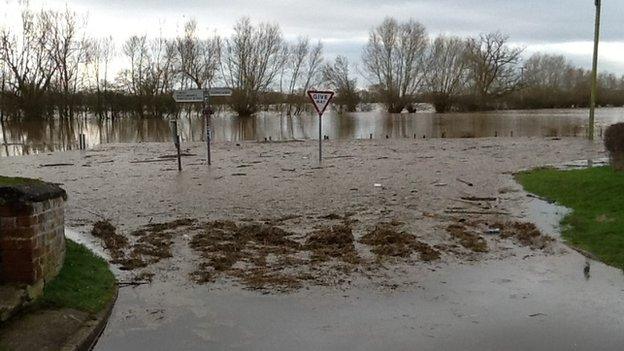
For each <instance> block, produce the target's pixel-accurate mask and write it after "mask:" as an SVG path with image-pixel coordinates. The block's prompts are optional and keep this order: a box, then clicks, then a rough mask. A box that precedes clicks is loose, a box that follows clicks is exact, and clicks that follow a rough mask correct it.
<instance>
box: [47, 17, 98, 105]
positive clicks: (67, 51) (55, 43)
mask: <svg viewBox="0 0 624 351" xmlns="http://www.w3.org/2000/svg"><path fill="white" fill-rule="evenodd" d="M43 16H44V17H45V20H46V21H48V22H49V23H50V29H51V33H50V37H49V38H48V42H49V43H50V45H51V55H52V57H53V59H54V61H55V63H56V67H57V74H56V75H55V79H54V82H55V83H56V88H57V89H58V91H59V92H60V95H61V97H60V100H61V103H60V106H59V112H60V113H61V115H62V116H73V111H74V106H73V102H72V99H71V97H72V96H73V95H74V94H75V93H76V91H77V90H78V84H79V81H80V76H79V75H80V73H81V72H80V69H81V67H82V66H83V65H84V64H85V63H86V58H87V57H86V54H87V51H86V46H87V44H86V40H85V37H84V33H83V28H84V25H85V22H84V19H82V18H79V17H78V16H77V15H76V13H75V12H71V11H69V9H65V11H63V12H54V11H46V12H43Z"/></svg>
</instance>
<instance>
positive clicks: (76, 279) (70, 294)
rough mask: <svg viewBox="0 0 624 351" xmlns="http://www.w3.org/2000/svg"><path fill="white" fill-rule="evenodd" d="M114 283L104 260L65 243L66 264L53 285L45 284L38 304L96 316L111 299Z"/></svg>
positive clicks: (77, 246) (80, 246) (69, 241)
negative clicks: (75, 310) (70, 309)
mask: <svg viewBox="0 0 624 351" xmlns="http://www.w3.org/2000/svg"><path fill="white" fill-rule="evenodd" d="M115 284H116V281H115V276H114V275H113V273H112V272H111V271H110V269H109V268H108V264H107V263H106V261H105V260H104V259H102V258H100V257H98V256H96V255H95V254H93V253H92V252H91V251H89V249H87V248H86V247H84V246H82V245H80V244H77V243H75V242H73V241H71V240H67V254H66V257H65V264H64V265H63V268H62V269H61V272H60V273H59V275H58V276H57V277H56V278H55V279H54V280H53V281H52V283H50V284H48V285H46V287H45V289H44V292H43V297H42V298H41V300H40V303H41V305H42V306H47V307H58V308H62V307H68V308H75V309H77V310H81V311H85V312H90V313H97V312H99V311H101V310H102V309H103V308H104V307H105V306H106V304H107V303H108V302H109V301H110V300H111V299H112V298H113V295H114V293H115Z"/></svg>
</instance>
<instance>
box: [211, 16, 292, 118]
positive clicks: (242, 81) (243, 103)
mask: <svg viewBox="0 0 624 351" xmlns="http://www.w3.org/2000/svg"><path fill="white" fill-rule="evenodd" d="M285 57H286V55H285V45H284V40H283V39H282V34H281V31H280V29H279V27H278V26H277V25H271V24H266V23H262V24H260V25H257V26H253V25H252V24H251V22H250V20H249V19H248V18H243V19H241V20H239V21H238V23H237V24H236V25H235V26H234V34H233V35H232V37H231V38H229V39H228V40H226V41H225V48H224V55H223V59H222V60H221V64H222V71H223V77H224V80H225V83H226V84H227V85H228V86H230V87H232V88H233V90H234V92H233V94H232V97H231V99H230V105H231V107H232V109H234V111H236V112H237V113H238V114H239V115H242V116H248V115H252V114H253V113H255V112H256V111H257V109H258V105H259V102H260V101H259V99H260V94H262V93H264V92H267V91H268V90H269V88H270V86H271V84H273V83H274V81H275V78H276V75H277V74H278V73H279V72H280V68H281V67H282V65H283V64H284V63H285Z"/></svg>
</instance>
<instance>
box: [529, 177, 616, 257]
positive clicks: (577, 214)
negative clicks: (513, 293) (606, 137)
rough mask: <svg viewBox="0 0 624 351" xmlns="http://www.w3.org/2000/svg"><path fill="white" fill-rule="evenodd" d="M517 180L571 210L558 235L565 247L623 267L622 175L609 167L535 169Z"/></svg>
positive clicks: (536, 192) (530, 189)
mask: <svg viewBox="0 0 624 351" xmlns="http://www.w3.org/2000/svg"><path fill="white" fill-rule="evenodd" d="M517 179H518V181H519V182H520V183H521V184H522V185H523V186H524V188H525V189H526V190H527V191H529V192H531V193H534V194H537V195H539V196H542V197H545V198H548V199H552V200H554V201H556V202H557V203H558V204H559V205H562V206H566V207H569V208H571V209H572V210H573V212H572V213H570V214H569V215H567V216H566V217H565V218H564V219H563V221H562V228H563V232H562V236H563V238H564V239H565V240H566V241H567V242H568V243H569V244H571V245H573V246H575V247H578V248H580V249H583V250H585V251H588V252H590V253H593V254H595V255H596V256H597V257H598V258H600V259H601V260H602V261H604V262H605V263H607V264H610V265H613V266H616V267H619V268H624V197H622V196H621V195H620V194H621V193H622V189H624V174H623V173H616V172H614V171H613V170H612V169H611V168H610V167H596V168H589V169H582V170H569V171H562V170H556V169H537V170H533V171H530V172H523V173H520V174H518V175H517Z"/></svg>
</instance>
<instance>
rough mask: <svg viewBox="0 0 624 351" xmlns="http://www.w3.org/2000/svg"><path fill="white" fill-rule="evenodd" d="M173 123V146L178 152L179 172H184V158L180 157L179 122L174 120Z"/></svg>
mask: <svg viewBox="0 0 624 351" xmlns="http://www.w3.org/2000/svg"><path fill="white" fill-rule="evenodd" d="M170 123H171V137H172V139H173V144H174V145H175V147H176V152H177V155H178V171H182V158H181V155H180V135H179V134H178V121H177V120H175V119H172V120H171V121H170Z"/></svg>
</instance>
